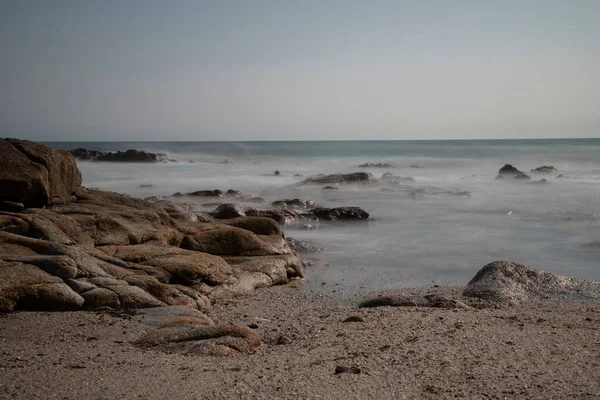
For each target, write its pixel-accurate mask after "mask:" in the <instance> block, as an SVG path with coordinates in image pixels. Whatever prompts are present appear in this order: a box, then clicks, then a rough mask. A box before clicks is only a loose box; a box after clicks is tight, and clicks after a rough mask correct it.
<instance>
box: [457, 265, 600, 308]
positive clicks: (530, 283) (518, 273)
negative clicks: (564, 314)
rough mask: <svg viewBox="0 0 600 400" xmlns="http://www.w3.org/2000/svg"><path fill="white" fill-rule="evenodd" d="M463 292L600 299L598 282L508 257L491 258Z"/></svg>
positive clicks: (504, 296)
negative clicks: (529, 265) (493, 260)
mask: <svg viewBox="0 0 600 400" xmlns="http://www.w3.org/2000/svg"><path fill="white" fill-rule="evenodd" d="M463 296H467V297H477V298H481V299H485V300H493V301H522V300H527V299H535V298H566V299H580V300H583V299H588V300H600V282H596V281H589V280H584V279H576V278H571V277H566V276H561V275H555V274H552V273H550V272H545V271H541V270H536V269H533V268H531V267H528V266H526V265H523V264H519V263H515V262H511V261H495V262H493V263H490V264H487V265H486V266H485V267H483V268H482V269H481V270H480V271H479V272H477V274H476V275H475V277H474V278H473V279H471V281H470V282H469V283H468V284H467V286H466V287H465V289H464V291H463Z"/></svg>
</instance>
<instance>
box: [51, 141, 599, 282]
mask: <svg viewBox="0 0 600 400" xmlns="http://www.w3.org/2000/svg"><path fill="white" fill-rule="evenodd" d="M48 144H49V145H51V146H53V147H55V148H60V149H74V148H78V147H85V148H88V149H95V150H111V151H115V150H125V149H130V148H135V149H140V150H147V151H151V152H159V153H166V154H168V155H169V157H171V158H173V159H176V160H178V161H179V162H177V163H168V164H128V163H127V164H123V163H96V162H91V163H90V162H80V163H79V167H80V169H81V171H82V173H83V181H84V185H85V186H87V187H95V188H101V189H107V190H112V191H117V192H122V193H128V194H131V195H133V196H137V197H147V196H153V195H161V196H169V195H171V194H173V193H175V192H182V193H185V192H191V191H195V190H202V189H221V190H227V189H239V190H241V191H243V192H245V193H248V194H251V195H253V196H261V197H263V198H264V199H265V200H267V202H268V203H270V202H272V201H275V200H279V199H284V198H301V199H310V200H313V201H315V202H316V203H317V204H319V205H323V206H359V207H362V208H364V209H366V210H367V211H368V212H369V213H370V215H371V219H370V221H368V222H366V223H325V222H320V223H319V224H318V229H316V230H304V229H299V228H287V229H286V235H287V236H290V237H294V238H297V239H302V240H305V241H310V242H312V243H314V244H316V245H317V246H318V247H320V248H323V249H324V251H322V252H319V253H316V254H313V255H311V256H310V259H311V260H312V261H313V262H314V265H312V266H311V267H309V268H308V279H309V280H311V281H312V282H315V283H319V284H320V283H321V282H325V283H326V285H325V286H323V287H326V288H328V290H332V291H333V290H335V291H336V292H341V293H349V292H354V291H357V290H375V289H381V288H391V287H403V286H404V287H406V286H418V285H423V284H431V283H437V284H465V283H466V282H468V281H469V280H470V279H471V278H472V277H473V276H474V275H475V273H476V272H477V271H478V270H479V269H480V268H481V267H483V266H484V265H485V264H487V263H489V262H492V261H495V260H511V261H517V262H521V263H524V264H527V265H530V266H532V267H534V268H540V269H544V270H547V271H552V272H556V273H560V274H566V275H571V276H576V277H580V278H588V279H600V139H568V140H567V139H565V140H470V141H359V142H356V141H351V142H94V143H92V142H81V143H75V142H52V143H48ZM224 160H227V161H228V162H229V163H227V164H224V163H222V162H223V161H224ZM366 162H386V163H391V164H394V165H395V168H383V169H382V168H369V169H365V168H358V167H357V166H358V165H360V164H363V163H366ZM506 163H508V164H512V165H514V166H516V167H517V168H519V169H520V170H521V171H524V172H526V173H528V174H529V175H531V176H532V180H539V179H542V178H546V179H547V180H548V181H549V184H547V185H539V186H537V185H525V184H522V183H518V184H515V183H509V182H498V181H494V177H495V176H496V175H497V172H498V169H499V168H500V167H502V166H503V165H504V164H506ZM413 165H418V166H420V167H422V168H411V166H413ZM541 165H553V166H554V167H555V168H557V169H558V170H560V172H561V173H562V174H563V175H565V176H567V178H566V179H557V178H556V174H554V175H551V176H545V175H536V174H532V173H529V170H530V169H532V168H535V167H538V166H541ZM276 170H277V171H280V172H281V176H274V175H273V173H274V171H276ZM356 171H368V172H371V173H373V174H374V175H375V177H376V178H378V177H380V176H381V175H382V174H384V173H386V172H391V173H392V174H393V175H396V176H404V177H407V176H410V177H412V178H414V179H415V181H416V182H415V183H411V184H406V187H403V188H401V189H400V190H397V191H392V192H382V191H381V190H380V189H381V188H382V187H383V186H382V185H345V186H340V187H339V190H335V191H323V190H321V186H318V185H317V186H296V183H297V182H299V181H301V180H302V179H304V178H305V177H308V176H310V175H313V174H319V173H323V174H331V173H349V172H356ZM295 174H302V175H304V177H302V178H300V177H294V175H295ZM142 184H152V185H154V187H152V188H138V186H139V185H142ZM414 190H417V191H418V194H417V195H416V196H415V195H411V194H410V193H411V192H412V191H414ZM462 191H468V192H470V196H468V197H465V196H456V195H451V194H449V193H446V192H453V193H456V192H462ZM184 200H186V201H188V200H191V201H195V202H196V203H197V206H196V211H198V212H206V211H210V210H211V209H213V208H214V206H209V207H203V206H202V203H206V202H213V201H214V200H213V199H198V198H196V199H189V198H186V199H184Z"/></svg>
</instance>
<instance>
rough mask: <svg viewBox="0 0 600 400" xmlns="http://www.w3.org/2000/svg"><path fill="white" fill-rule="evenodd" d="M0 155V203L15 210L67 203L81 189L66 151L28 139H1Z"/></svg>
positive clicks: (75, 165)
mask: <svg viewBox="0 0 600 400" xmlns="http://www.w3.org/2000/svg"><path fill="white" fill-rule="evenodd" d="M0 154H2V157H1V158H0V200H5V201H8V202H13V203H15V204H13V205H14V206H15V207H16V203H22V204H23V205H24V206H25V207H44V206H47V205H50V204H66V203H69V202H70V201H71V197H72V195H73V194H74V193H75V191H76V190H77V189H78V188H79V187H80V186H81V173H80V172H79V169H77V163H76V162H75V159H74V158H73V157H72V156H71V155H70V154H69V153H68V152H65V151H60V150H54V149H51V148H50V147H48V146H44V145H41V144H38V143H35V142H30V141H28V140H19V139H0ZM5 206H10V203H5Z"/></svg>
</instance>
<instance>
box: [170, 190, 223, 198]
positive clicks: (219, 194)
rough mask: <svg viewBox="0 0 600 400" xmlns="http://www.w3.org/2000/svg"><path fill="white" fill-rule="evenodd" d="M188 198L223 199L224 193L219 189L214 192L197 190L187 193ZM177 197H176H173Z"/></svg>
mask: <svg viewBox="0 0 600 400" xmlns="http://www.w3.org/2000/svg"><path fill="white" fill-rule="evenodd" d="M187 195H188V196H194V197H223V191H222V190H219V189H214V190H197V191H195V192H191V193H187ZM173 196H175V195H173Z"/></svg>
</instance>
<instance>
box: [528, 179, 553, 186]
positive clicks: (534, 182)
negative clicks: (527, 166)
mask: <svg viewBox="0 0 600 400" xmlns="http://www.w3.org/2000/svg"><path fill="white" fill-rule="evenodd" d="M547 184H548V181H547V180H546V179H540V180H539V181H531V182H527V183H526V185H547Z"/></svg>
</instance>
